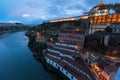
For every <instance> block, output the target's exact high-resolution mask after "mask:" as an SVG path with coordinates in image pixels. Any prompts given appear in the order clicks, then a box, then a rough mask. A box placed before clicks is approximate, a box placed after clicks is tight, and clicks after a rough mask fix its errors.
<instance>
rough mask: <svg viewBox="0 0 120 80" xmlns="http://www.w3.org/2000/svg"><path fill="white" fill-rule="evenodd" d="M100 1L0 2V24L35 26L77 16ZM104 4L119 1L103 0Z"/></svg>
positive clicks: (43, 0) (24, 0)
mask: <svg viewBox="0 0 120 80" xmlns="http://www.w3.org/2000/svg"><path fill="white" fill-rule="evenodd" d="M99 2H100V0H0V22H11V23H14V22H21V23H25V24H37V23H40V22H41V21H46V20H52V19H59V18H65V17H72V16H79V15H82V14H83V13H84V12H88V11H89V10H90V9H91V8H92V7H94V6H95V5H97V4H98V3H99ZM103 2H104V3H105V4H109V3H120V0H103Z"/></svg>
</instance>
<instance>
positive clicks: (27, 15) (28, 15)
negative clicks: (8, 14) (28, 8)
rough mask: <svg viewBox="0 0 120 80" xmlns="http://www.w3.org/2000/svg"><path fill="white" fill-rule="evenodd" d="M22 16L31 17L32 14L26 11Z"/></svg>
mask: <svg viewBox="0 0 120 80" xmlns="http://www.w3.org/2000/svg"><path fill="white" fill-rule="evenodd" d="M22 17H23V18H29V17H31V15H30V14H26V13H24V14H23V15H22Z"/></svg>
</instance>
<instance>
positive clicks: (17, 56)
mask: <svg viewBox="0 0 120 80" xmlns="http://www.w3.org/2000/svg"><path fill="white" fill-rule="evenodd" d="M27 45H28V38H27V37H26V36H25V35H24V32H17V33H11V34H5V35H2V36H0V80H52V78H51V77H50V76H49V74H48V73H47V72H46V71H45V70H44V68H43V66H42V64H40V63H39V62H37V61H36V60H35V59H34V57H33V55H32V52H31V51H30V50H29V48H28V47H27Z"/></svg>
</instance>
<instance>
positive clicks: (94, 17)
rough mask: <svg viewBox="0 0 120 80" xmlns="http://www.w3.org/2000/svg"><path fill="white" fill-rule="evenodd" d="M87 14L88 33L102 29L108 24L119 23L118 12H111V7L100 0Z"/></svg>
mask: <svg viewBox="0 0 120 80" xmlns="http://www.w3.org/2000/svg"><path fill="white" fill-rule="evenodd" d="M112 11H113V10H112ZM114 12H115V11H114ZM89 15H90V31H89V33H90V34H93V33H94V32H95V31H103V30H104V29H105V28H106V27H107V26H109V25H110V24H120V14H117V13H111V9H109V8H107V6H106V5H105V4H103V2H102V1H101V2H100V3H99V4H98V5H97V6H95V7H93V8H92V9H91V10H90V14H89Z"/></svg>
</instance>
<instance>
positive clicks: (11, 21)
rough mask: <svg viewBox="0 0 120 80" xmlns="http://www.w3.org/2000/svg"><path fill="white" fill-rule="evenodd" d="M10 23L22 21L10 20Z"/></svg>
mask: <svg viewBox="0 0 120 80" xmlns="http://www.w3.org/2000/svg"><path fill="white" fill-rule="evenodd" d="M8 23H21V22H20V21H16V20H9V21H8Z"/></svg>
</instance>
